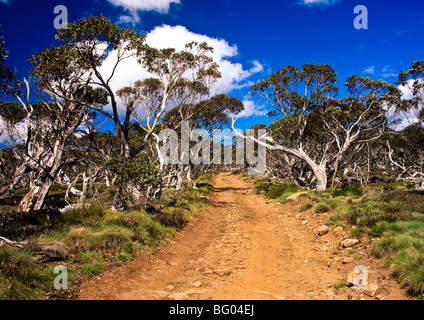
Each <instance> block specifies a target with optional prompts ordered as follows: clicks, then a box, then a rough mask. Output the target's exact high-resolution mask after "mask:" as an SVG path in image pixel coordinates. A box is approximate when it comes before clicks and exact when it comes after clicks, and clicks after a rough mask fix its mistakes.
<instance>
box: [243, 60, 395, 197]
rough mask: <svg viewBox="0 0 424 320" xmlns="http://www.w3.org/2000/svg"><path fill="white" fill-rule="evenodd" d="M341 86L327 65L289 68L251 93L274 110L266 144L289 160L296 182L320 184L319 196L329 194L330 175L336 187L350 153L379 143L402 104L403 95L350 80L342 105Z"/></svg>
mask: <svg viewBox="0 0 424 320" xmlns="http://www.w3.org/2000/svg"><path fill="white" fill-rule="evenodd" d="M336 83H337V77H336V73H335V71H334V70H333V69H332V68H330V67H329V66H328V65H313V64H306V65H304V66H302V69H301V70H299V69H297V68H296V67H294V66H292V65H289V66H287V67H284V68H282V69H281V70H279V71H277V72H275V73H273V74H271V76H270V77H269V78H268V79H266V80H262V81H260V82H259V83H257V84H255V85H254V86H252V87H251V92H252V95H259V96H261V97H262V98H263V99H265V100H266V101H267V102H268V103H269V104H270V105H271V106H272V107H273V108H274V110H273V111H271V112H270V113H269V115H271V116H274V117H276V118H277V120H276V121H274V122H273V123H271V124H270V125H269V127H268V129H269V132H268V134H267V136H265V137H263V138H265V139H266V140H267V142H266V143H264V142H262V144H265V145H266V146H267V148H268V149H270V150H277V151H282V152H283V153H284V154H286V155H288V156H284V159H283V160H284V162H285V163H286V164H288V165H289V166H290V167H291V176H292V178H293V179H295V180H298V183H299V184H301V185H302V184H303V183H304V182H303V181H302V180H306V182H307V184H311V182H312V180H316V183H317V187H316V188H317V190H318V191H324V190H325V189H326V188H327V182H328V178H329V176H330V175H331V174H332V176H333V180H332V185H334V181H335V177H336V174H337V171H338V170H339V167H340V164H343V163H344V162H345V164H347V158H345V155H346V153H347V152H348V151H349V150H350V151H353V150H354V148H361V147H358V145H360V144H363V143H367V142H370V141H373V140H376V139H378V138H379V137H380V136H381V135H382V133H384V132H385V131H386V129H387V128H388V127H389V126H390V125H391V124H393V116H391V115H390V113H389V109H391V108H393V107H394V108H396V107H397V106H398V105H399V104H400V97H401V91H400V90H399V89H398V88H397V87H396V86H394V85H391V84H389V83H387V82H385V81H382V80H375V81H374V80H371V79H369V78H364V77H359V76H351V77H349V78H348V79H347V81H346V83H345V87H346V89H347V92H348V96H347V97H344V98H341V99H337V95H338V91H339V89H338V88H337V87H336ZM256 140H257V142H258V143H261V142H260V141H259V140H258V139H256ZM358 150H359V149H358ZM345 160H346V161H345ZM349 161H352V158H351V157H349ZM304 163H306V165H307V166H308V167H309V168H310V169H311V170H312V172H313V176H312V177H308V174H307V171H308V170H307V168H305V167H304ZM350 165H352V166H354V164H353V163H350ZM305 174H306V176H305Z"/></svg>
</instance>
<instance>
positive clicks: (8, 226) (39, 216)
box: [0, 209, 60, 240]
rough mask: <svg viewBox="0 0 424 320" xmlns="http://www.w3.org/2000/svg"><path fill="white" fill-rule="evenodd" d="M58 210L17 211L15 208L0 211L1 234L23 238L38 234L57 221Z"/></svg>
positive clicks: (11, 237)
mask: <svg viewBox="0 0 424 320" xmlns="http://www.w3.org/2000/svg"><path fill="white" fill-rule="evenodd" d="M59 215H60V213H59V211H57V210H40V211H30V212H17V211H16V210H15V209H12V210H10V209H9V210H6V211H5V212H2V213H0V229H1V235H2V236H3V237H6V238H10V239H16V240H23V239H25V238H27V237H30V236H33V235H38V234H40V233H42V232H44V231H46V230H48V229H50V228H51V227H52V226H53V225H54V224H57V223H58V220H59Z"/></svg>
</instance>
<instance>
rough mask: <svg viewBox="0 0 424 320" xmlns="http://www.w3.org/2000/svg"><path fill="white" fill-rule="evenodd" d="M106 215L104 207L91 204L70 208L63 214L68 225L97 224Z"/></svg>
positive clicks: (64, 221)
mask: <svg viewBox="0 0 424 320" xmlns="http://www.w3.org/2000/svg"><path fill="white" fill-rule="evenodd" d="M104 215H105V211H104V209H103V208H102V207H100V206H95V205H90V206H85V207H81V208H75V209H71V210H68V211H66V212H65V213H64V214H63V215H62V219H63V223H64V224H66V225H83V226H95V225H97V223H98V221H99V220H100V219H101V218H102V217H103V216H104Z"/></svg>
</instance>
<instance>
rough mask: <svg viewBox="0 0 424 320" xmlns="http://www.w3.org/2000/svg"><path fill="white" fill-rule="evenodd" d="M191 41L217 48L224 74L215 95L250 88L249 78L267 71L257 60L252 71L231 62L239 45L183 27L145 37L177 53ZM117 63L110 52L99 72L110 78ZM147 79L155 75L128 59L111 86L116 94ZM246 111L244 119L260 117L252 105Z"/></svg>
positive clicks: (161, 28)
mask: <svg viewBox="0 0 424 320" xmlns="http://www.w3.org/2000/svg"><path fill="white" fill-rule="evenodd" d="M192 41H196V42H199V43H202V42H207V43H208V45H209V46H211V47H213V48H214V52H213V53H212V54H211V57H212V58H213V59H214V61H215V62H216V63H217V64H218V65H219V71H220V72H221V74H222V77H221V79H219V80H218V82H217V83H216V85H215V88H214V93H229V92H230V91H232V90H235V89H240V88H243V87H246V86H248V85H251V84H252V83H251V82H250V81H249V78H250V77H251V76H252V75H254V74H256V73H259V72H261V71H263V69H264V67H263V66H262V64H261V63H260V62H259V61H257V60H253V61H252V62H251V63H252V64H253V66H252V67H251V68H250V69H247V68H245V67H244V66H243V65H242V64H241V63H238V62H233V61H231V60H230V59H234V58H235V57H236V56H237V55H238V49H237V46H236V45H230V44H229V43H228V42H227V41H226V40H224V39H218V38H212V37H209V36H207V35H202V34H197V33H194V32H191V31H189V30H188V29H187V28H185V27H184V26H169V25H162V26H158V27H156V28H154V29H153V30H152V31H150V32H149V33H148V34H147V35H146V43H147V44H148V45H149V46H152V47H154V48H158V49H164V48H175V49H176V50H183V49H184V48H185V44H186V43H189V42H192ZM116 59H117V58H116V52H111V53H110V54H109V56H108V57H107V58H106V60H105V61H104V63H103V65H102V67H101V69H100V71H101V73H102V75H104V76H105V77H108V75H110V74H111V72H112V70H113V67H114V66H115V63H116ZM148 77H152V75H151V74H149V73H148V72H147V71H146V70H144V69H143V68H142V67H141V66H140V65H139V64H138V63H137V61H136V60H135V59H132V58H130V59H125V60H123V61H122V62H121V63H120V64H119V66H118V68H117V70H116V72H115V75H114V77H113V78H112V80H111V82H110V85H111V87H112V89H113V90H114V91H115V92H116V90H117V89H119V88H122V87H124V86H129V85H131V83H134V82H135V81H137V80H142V79H145V78H148ZM247 107H248V108H250V109H249V110H250V111H246V113H245V115H246V114H248V113H249V112H253V113H252V114H258V113H257V112H258V111H257V110H258V109H252V105H250V104H248V106H247ZM121 108H122V106H121ZM106 109H107V107H106Z"/></svg>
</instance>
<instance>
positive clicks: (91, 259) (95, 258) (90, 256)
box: [81, 252, 106, 276]
mask: <svg viewBox="0 0 424 320" xmlns="http://www.w3.org/2000/svg"><path fill="white" fill-rule="evenodd" d="M81 259H82V261H83V262H84V265H83V266H82V271H83V273H85V274H86V275H89V276H95V275H97V274H99V273H101V272H102V271H103V270H105V269H106V266H105V263H104V261H103V259H102V257H101V256H100V255H99V254H98V253H97V252H83V253H82V254H81Z"/></svg>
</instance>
